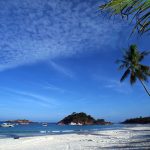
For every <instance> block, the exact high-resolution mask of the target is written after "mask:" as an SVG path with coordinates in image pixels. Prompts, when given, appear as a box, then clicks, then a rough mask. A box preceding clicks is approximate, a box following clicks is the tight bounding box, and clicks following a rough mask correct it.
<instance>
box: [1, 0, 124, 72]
mask: <svg viewBox="0 0 150 150" xmlns="http://www.w3.org/2000/svg"><path fill="white" fill-rule="evenodd" d="M98 4H99V0H92V1H90V0H87V1H81V0H76V1H74V0H73V1H68V0H63V1H61V0H51V1H48V0H32V3H31V1H30V0H22V1H21V2H20V1H19V0H13V2H12V1H5V0H1V1H0V7H1V8H2V9H0V40H1V42H0V70H1V71H2V70H5V69H8V68H13V67H17V66H20V65H24V64H30V63H36V62H38V61H41V60H46V59H51V58H56V57H68V56H72V55H77V54H79V53H84V52H87V51H93V50H98V49H99V50H101V49H102V47H104V46H105V45H111V46H114V45H115V43H116V42H117V40H118V37H119V32H120V30H121V26H122V24H120V23H118V22H115V23H112V22H111V21H109V22H108V21H107V22H105V21H104V20H103V19H102V18H101V17H100V15H99V13H98V12H97V10H98ZM110 27H111V28H110ZM112 35H113V36H112ZM106 41H107V42H106ZM53 65H54V66H55V67H56V68H57V69H58V70H61V69H60V68H59V67H58V66H57V65H56V64H53ZM61 71H62V72H63V70H61Z"/></svg>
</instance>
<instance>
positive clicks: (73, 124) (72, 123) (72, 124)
mask: <svg viewBox="0 0 150 150" xmlns="http://www.w3.org/2000/svg"><path fill="white" fill-rule="evenodd" d="M69 125H71V126H76V125H77V124H76V123H75V122H71V123H70V124H69Z"/></svg>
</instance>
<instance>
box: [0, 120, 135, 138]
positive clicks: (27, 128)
mask: <svg viewBox="0 0 150 150" xmlns="http://www.w3.org/2000/svg"><path fill="white" fill-rule="evenodd" d="M0 124H2V122H1V123H0ZM132 126H135V125H125V124H112V125H83V126H77V125H57V124H56V123H48V124H47V126H43V125H42V123H30V124H28V125H20V124H18V125H15V126H14V127H9V128H4V127H0V138H20V137H32V136H42V135H55V134H69V133H78V134H80V133H89V132H93V131H102V130H117V129H122V128H124V127H132Z"/></svg>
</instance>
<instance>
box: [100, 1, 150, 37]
mask: <svg viewBox="0 0 150 150" xmlns="http://www.w3.org/2000/svg"><path fill="white" fill-rule="evenodd" d="M100 9H101V10H102V11H103V12H108V14H109V15H110V16H115V15H120V16H121V17H122V18H126V19H130V20H131V22H132V23H133V24H135V25H134V28H133V30H132V33H134V32H135V31H137V32H138V33H139V34H141V35H142V34H144V33H146V32H148V31H150V12H149V9H150V0H110V1H108V2H106V3H105V4H103V5H101V6H100Z"/></svg>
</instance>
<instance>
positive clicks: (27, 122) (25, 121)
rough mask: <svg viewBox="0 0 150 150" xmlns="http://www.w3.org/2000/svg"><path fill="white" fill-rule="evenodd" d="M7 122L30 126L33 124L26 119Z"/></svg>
mask: <svg viewBox="0 0 150 150" xmlns="http://www.w3.org/2000/svg"><path fill="white" fill-rule="evenodd" d="M6 122H8V123H18V124H29V123H32V121H30V120H26V119H18V120H8V121H6Z"/></svg>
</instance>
